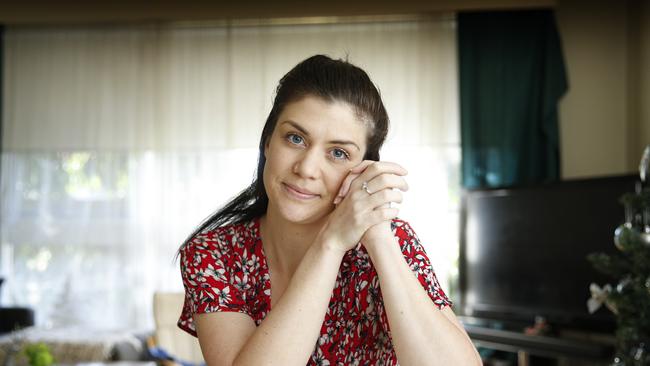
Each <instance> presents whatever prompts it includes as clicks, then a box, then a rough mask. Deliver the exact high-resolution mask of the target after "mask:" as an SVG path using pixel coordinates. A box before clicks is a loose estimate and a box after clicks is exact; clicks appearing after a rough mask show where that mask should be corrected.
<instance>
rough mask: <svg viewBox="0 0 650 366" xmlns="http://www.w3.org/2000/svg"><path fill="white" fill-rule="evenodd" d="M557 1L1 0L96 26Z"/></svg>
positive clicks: (23, 12) (16, 13)
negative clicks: (99, 24)
mask: <svg viewBox="0 0 650 366" xmlns="http://www.w3.org/2000/svg"><path fill="white" fill-rule="evenodd" d="M554 4H555V0H399V1H397V0H372V1H370V0H358V1H352V0H329V1H304V0H303V1H299V0H276V1H273V0H239V1H220V0H189V1H187V0H186V1H180V0H163V1H146V0H131V1H128V0H105V1H93V0H85V1H81V0H37V1H35V0H23V1H4V0H2V1H0V23H2V24H7V25H18V24H44V25H48V24H93V23H133V22H151V21H153V22H158V21H162V22H165V21H206V20H232V19H269V18H296V17H323V16H325V17H336V16H359V15H371V16H372V15H388V14H392V15H395V14H427V13H439V12H451V11H459V10H487V9H523V8H536V7H549V6H554Z"/></svg>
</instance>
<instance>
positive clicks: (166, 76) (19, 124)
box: [0, 18, 460, 329]
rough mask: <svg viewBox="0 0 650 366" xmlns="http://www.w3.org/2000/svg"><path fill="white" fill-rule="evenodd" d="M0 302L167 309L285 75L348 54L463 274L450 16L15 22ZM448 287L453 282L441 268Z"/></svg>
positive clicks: (51, 319) (441, 245)
mask: <svg viewBox="0 0 650 366" xmlns="http://www.w3.org/2000/svg"><path fill="white" fill-rule="evenodd" d="M4 41H5V50H4V75H3V76H4V78H3V80H4V85H3V88H4V101H3V141H2V144H3V145H2V146H3V151H2V172H1V174H2V175H1V178H2V181H1V193H2V212H1V213H2V216H1V217H0V220H1V221H0V225H1V226H0V229H1V231H0V236H1V251H0V265H1V267H0V274H1V275H2V277H4V278H5V279H6V280H7V281H6V284H5V286H3V291H2V304H3V305H8V304H18V305H28V306H32V307H33V308H35V309H36V314H37V322H38V324H40V325H42V326H70V325H81V326H87V327H94V328H127V327H128V328H139V329H150V328H152V326H153V324H152V323H153V320H152V315H151V313H152V312H151V310H152V295H153V292H154V291H156V290H161V291H181V290H182V285H181V280H180V275H179V270H178V263H176V262H174V261H173V258H174V254H175V251H176V250H177V248H178V246H179V245H180V244H181V242H182V241H183V240H184V239H185V237H186V235H188V234H189V233H190V232H191V231H192V229H193V228H194V227H195V226H196V225H197V224H198V223H199V222H200V221H201V220H202V219H204V218H205V217H206V216H208V215H209V214H210V213H211V212H213V211H214V210H216V209H217V208H218V207H219V206H221V205H222V204H224V203H225V202H226V201H227V200H228V199H229V198H230V197H232V196H234V195H235V194H236V193H238V192H239V191H240V190H241V189H243V188H244V187H246V186H247V185H248V184H249V183H250V182H251V180H252V178H253V175H254V169H255V167H256V163H257V150H256V146H257V144H258V139H259V136H260V133H261V128H262V126H263V123H264V121H265V119H266V116H267V114H268V112H269V111H270V108H271V105H272V98H273V92H274V89H275V87H276V85H277V82H278V80H279V79H280V77H281V76H282V75H283V74H284V73H286V72H287V71H288V70H289V69H290V68H291V67H293V66H294V65H295V64H296V63H298V62H299V61H301V60H303V59H304V58H306V57H308V56H311V55H313V54H317V53H322V54H328V55H330V56H332V57H336V58H345V57H347V58H348V59H349V60H350V61H351V62H353V63H355V64H357V65H359V66H361V67H362V68H364V69H365V70H366V71H367V72H368V73H369V75H370V77H371V78H372V79H373V81H374V82H375V83H376V84H377V85H378V87H379V88H380V90H381V93H382V96H383V98H384V101H385V104H386V107H387V109H388V113H389V116H390V118H391V130H390V133H389V137H388V142H387V144H386V146H385V148H384V150H383V152H382V158H383V159H385V160H392V161H396V162H398V163H400V164H402V165H404V166H405V167H406V168H407V169H408V170H409V172H410V175H409V178H408V181H409V184H410V186H411V190H410V191H409V193H407V195H406V197H405V203H404V204H403V205H402V211H401V217H403V218H404V219H406V220H408V221H410V222H411V223H412V224H413V226H414V228H415V230H416V231H417V232H418V234H419V236H420V238H421V240H422V241H423V244H424V245H425V248H426V249H427V251H428V253H429V255H430V257H431V259H432V263H433V265H434V268H435V270H436V272H437V273H438V276H439V277H440V279H441V281H442V282H443V284H446V283H448V282H449V281H448V280H449V279H451V278H453V275H454V268H455V267H454V261H455V258H456V256H457V223H456V210H457V201H458V189H459V188H458V170H459V159H460V146H459V145H460V143H459V127H458V120H459V118H458V100H457V99H458V97H457V68H456V46H455V29H454V21H453V20H452V19H449V18H440V19H431V20H426V21H425V20H418V21H400V22H373V23H349V24H311V25H264V26H214V27H209V26H188V25H165V26H160V25H158V26H141V27H91V28H81V27H68V28H60V27H58V28H26V27H15V28H12V27H8V28H7V29H6V32H5V40H4ZM445 287H446V288H449V285H446V286H445Z"/></svg>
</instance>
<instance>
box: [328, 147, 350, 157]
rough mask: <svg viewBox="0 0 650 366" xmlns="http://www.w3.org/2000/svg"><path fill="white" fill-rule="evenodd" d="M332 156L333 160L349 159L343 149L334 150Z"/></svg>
mask: <svg viewBox="0 0 650 366" xmlns="http://www.w3.org/2000/svg"><path fill="white" fill-rule="evenodd" d="M332 156H333V157H334V159H349V158H350V155H348V153H347V152H346V151H345V150H343V149H334V150H332Z"/></svg>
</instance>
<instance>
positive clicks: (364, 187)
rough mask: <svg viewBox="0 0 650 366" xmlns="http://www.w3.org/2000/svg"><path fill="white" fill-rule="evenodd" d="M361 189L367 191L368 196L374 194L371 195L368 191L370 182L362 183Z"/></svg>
mask: <svg viewBox="0 0 650 366" xmlns="http://www.w3.org/2000/svg"><path fill="white" fill-rule="evenodd" d="M361 189H363V190H364V191H366V193H368V194H372V193H370V191H369V190H368V182H363V183H361Z"/></svg>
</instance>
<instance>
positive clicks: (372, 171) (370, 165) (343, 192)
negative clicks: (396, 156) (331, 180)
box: [334, 160, 408, 205]
mask: <svg viewBox="0 0 650 366" xmlns="http://www.w3.org/2000/svg"><path fill="white" fill-rule="evenodd" d="M406 174H408V172H407V171H406V169H404V167H402V166H401V165H399V164H396V163H391V162H384V161H372V160H364V161H362V162H361V163H359V165H357V166H355V167H354V168H352V169H350V173H348V175H347V176H346V177H345V178H344V179H343V182H342V183H341V187H340V189H339V192H338V194H337V196H336V198H335V199H334V204H335V205H338V204H339V203H341V201H342V200H343V198H344V197H345V196H347V194H348V192H349V191H350V189H351V186H352V184H353V182H355V181H356V182H357V183H356V186H358V187H356V189H363V188H362V185H363V182H366V184H367V191H368V192H370V193H372V192H376V191H379V190H382V189H385V188H389V187H390V188H398V189H400V190H402V191H407V190H408V184H407V183H406V180H404V179H403V178H401V176H403V175H406ZM359 177H362V178H360V179H357V178H359Z"/></svg>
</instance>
